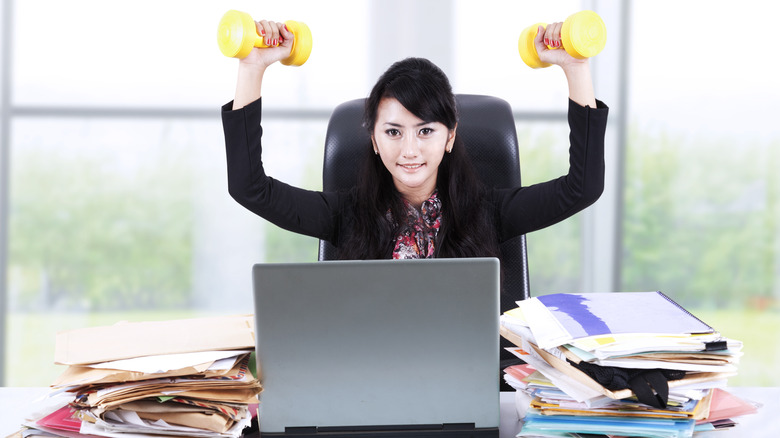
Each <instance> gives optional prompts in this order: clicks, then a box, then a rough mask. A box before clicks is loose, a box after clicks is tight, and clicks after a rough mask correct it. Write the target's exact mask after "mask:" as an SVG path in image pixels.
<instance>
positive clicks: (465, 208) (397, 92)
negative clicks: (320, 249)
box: [338, 58, 500, 259]
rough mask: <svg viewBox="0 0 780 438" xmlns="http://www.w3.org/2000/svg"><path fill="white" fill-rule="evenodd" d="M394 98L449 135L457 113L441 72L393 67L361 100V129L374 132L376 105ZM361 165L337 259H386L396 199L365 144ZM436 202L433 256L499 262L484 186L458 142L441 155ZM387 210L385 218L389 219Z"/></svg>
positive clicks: (397, 214) (415, 62) (409, 62)
mask: <svg viewBox="0 0 780 438" xmlns="http://www.w3.org/2000/svg"><path fill="white" fill-rule="evenodd" d="M384 98H394V99H396V100H398V102H400V103H401V105H403V106H404V108H406V109H407V110H408V111H409V112H411V113H412V114H414V115H415V116H417V117H418V118H419V119H421V120H425V121H426V122H427V121H432V122H439V123H442V124H443V125H445V126H446V127H447V129H448V130H453V129H455V127H456V126H457V123H458V111H457V105H456V102H455V95H454V94H453V93H452V86H451V85H450V82H449V79H448V78H447V76H446V75H445V74H444V72H443V71H441V69H440V68H439V67H437V66H436V65H435V64H433V63H432V62H431V61H429V60H427V59H423V58H407V59H404V60H402V61H398V62H396V63H395V64H393V65H392V66H391V67H390V68H389V69H388V70H387V71H386V72H385V73H384V74H383V75H382V76H381V77H380V78H379V80H378V81H377V83H376V85H375V86H374V88H373V89H372V90H371V94H370V95H369V96H368V99H366V107H365V113H364V123H363V124H364V126H365V128H366V129H368V131H369V134H373V131H374V125H375V122H376V117H377V112H378V107H379V103H380V101H381V100H382V99H384ZM364 149H365V152H364V157H363V159H362V163H363V165H362V167H361V170H360V172H359V175H358V180H357V186H356V187H355V189H354V194H355V203H354V206H355V209H354V211H353V213H352V214H350V215H349V217H348V219H347V220H348V227H349V228H350V229H351V232H350V233H349V235H348V236H345V239H342V240H341V242H340V244H339V245H338V256H339V258H341V259H381V258H390V257H391V255H392V251H393V248H394V240H395V237H396V233H397V231H398V224H397V223H395V222H394V220H393V219H392V218H401V219H402V218H405V217H406V213H405V211H404V209H405V207H404V204H403V201H402V200H401V195H400V193H398V191H397V190H396V188H395V185H394V183H393V178H392V176H391V174H390V172H389V171H388V170H387V169H386V168H385V166H384V164H383V163H382V159H381V158H380V157H379V156H378V155H376V154H374V153H373V147H372V144H371V143H368V144H367V145H366V147H365V148H364ZM436 181H437V182H436V184H437V189H438V197H439V199H441V202H442V225H441V228H440V230H439V233H438V236H437V241H436V246H435V247H436V250H435V254H434V256H435V257H498V256H499V254H500V251H499V247H498V238H497V236H496V226H495V222H494V220H495V218H494V216H493V211H494V209H493V208H490V206H488V205H486V199H487V197H486V196H484V195H485V187H484V186H483V185H482V183H481V181H480V180H479V178H478V177H477V176H476V173H475V171H474V169H473V167H472V165H471V162H470V160H469V156H468V154H467V152H466V150H465V147H464V144H463V142H462V141H461V139H460V137H459V136H457V135H456V137H455V142H454V143H453V147H452V151H451V152H450V153H445V154H444V157H443V159H442V161H441V163H440V164H439V168H438V174H437V179H436ZM388 211H389V212H390V215H388Z"/></svg>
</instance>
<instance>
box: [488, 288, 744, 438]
mask: <svg viewBox="0 0 780 438" xmlns="http://www.w3.org/2000/svg"><path fill="white" fill-rule="evenodd" d="M517 304H518V307H517V308H516V309H512V310H510V311H508V312H506V313H505V314H504V315H502V317H501V334H502V336H504V337H505V338H507V339H508V340H510V341H511V342H512V343H514V344H515V345H516V346H517V347H516V348H513V349H510V351H512V352H513V353H514V354H515V355H517V356H518V357H520V358H521V359H523V360H524V361H525V362H526V363H527V364H528V366H525V367H511V368H509V369H507V370H506V374H505V376H504V377H505V380H506V381H507V382H508V383H509V384H510V385H512V386H513V387H515V388H516V389H517V390H518V391H520V392H523V393H524V394H526V395H527V396H528V397H529V398H530V402H526V403H527V406H522V408H523V409H524V410H525V409H527V410H525V412H524V415H525V421H524V425H523V429H522V432H521V434H520V435H519V436H561V434H564V433H594V432H598V433H604V434H614V435H630V436H647V437H655V436H659V437H660V436H666V437H687V436H691V435H692V433H693V431H694V429H695V428H697V422H698V423H699V426H698V428H699V429H703V428H707V427H710V428H711V427H713V426H712V423H711V422H709V421H708V419H710V418H711V408H712V405H713V397H716V396H717V394H722V393H719V392H716V389H717V388H724V387H725V386H726V383H727V379H728V378H729V377H731V376H733V375H735V374H736V372H737V364H738V360H739V357H740V355H741V354H742V353H741V349H742V344H741V342H739V341H736V340H732V339H726V338H724V337H722V336H721V335H720V333H718V332H717V331H716V330H714V329H713V328H712V327H710V326H709V325H707V324H706V323H704V322H703V321H701V320H699V319H698V318H696V317H695V316H693V315H692V314H691V313H689V312H688V311H686V310H685V309H683V308H682V307H681V306H679V305H678V304H677V303H675V302H674V301H672V300H671V299H670V298H669V297H667V296H666V295H664V294H663V293H661V292H627V293H594V294H553V295H545V296H540V297H535V298H531V299H528V300H525V301H519V302H518V303H517ZM632 388H634V389H635V390H636V392H635V391H632ZM640 400H641V401H640Z"/></svg>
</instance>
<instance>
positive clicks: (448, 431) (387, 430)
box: [241, 420, 499, 438]
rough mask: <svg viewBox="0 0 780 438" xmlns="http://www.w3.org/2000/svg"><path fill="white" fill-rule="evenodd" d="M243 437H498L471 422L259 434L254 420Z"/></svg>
mask: <svg viewBox="0 0 780 438" xmlns="http://www.w3.org/2000/svg"><path fill="white" fill-rule="evenodd" d="M241 436H242V437H244V438H270V437H274V438H275V437H290V438H391V437H415V438H417V437H419V438H442V437H452V438H498V436H499V434H498V428H497V427H491V428H479V429H475V428H474V424H444V425H441V424H438V425H393V426H360V427H356V426H352V427H291V428H287V430H286V431H285V432H263V433H260V431H259V430H258V427H257V422H256V420H253V421H252V427H251V428H247V429H244V433H243V434H242V435H241Z"/></svg>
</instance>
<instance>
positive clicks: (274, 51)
mask: <svg viewBox="0 0 780 438" xmlns="http://www.w3.org/2000/svg"><path fill="white" fill-rule="evenodd" d="M256 25H257V33H258V34H260V35H262V36H263V37H264V39H265V44H267V45H268V46H270V47H268V48H264V49H257V48H255V49H253V50H252V52H250V53H249V55H248V56H247V57H245V58H243V59H241V60H239V62H238V80H237V81H236V96H235V99H234V100H233V109H234V110H237V109H239V108H243V107H244V106H246V105H247V104H249V103H251V102H254V101H256V100H257V99H259V98H260V97H261V96H262V84H263V75H264V74H265V69H266V68H268V66H270V65H271V64H273V63H274V62H277V61H281V60H282V59H285V58H287V57H288V56H290V50H291V49H292V43H293V34H292V32H290V31H289V30H288V29H287V26H285V25H284V23H277V22H274V21H266V20H262V21H258V22H256Z"/></svg>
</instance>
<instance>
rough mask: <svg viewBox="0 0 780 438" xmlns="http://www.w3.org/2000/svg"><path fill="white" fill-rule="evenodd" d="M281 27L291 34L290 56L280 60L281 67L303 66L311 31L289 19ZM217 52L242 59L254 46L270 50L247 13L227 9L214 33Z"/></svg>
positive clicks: (308, 47)
mask: <svg viewBox="0 0 780 438" xmlns="http://www.w3.org/2000/svg"><path fill="white" fill-rule="evenodd" d="M284 24H285V25H286V26H287V29H289V30H290V32H292V33H293V36H294V38H293V46H292V48H291V49H290V56H289V57H287V58H285V59H283V60H282V64H284V65H302V64H303V63H304V62H306V60H307V59H309V55H310V54H311V45H312V40H311V31H310V30H309V26H307V25H306V24H304V23H301V22H300V21H293V20H288V21H285V22H284ZM217 43H218V44H219V50H221V51H222V53H223V54H224V55H225V56H229V57H231V58H244V57H246V56H247V55H249V52H251V51H252V49H253V48H254V47H261V48H265V47H269V46H268V45H266V44H265V42H264V41H263V37H262V36H260V35H258V33H257V25H256V24H255V21H254V20H253V19H252V17H251V16H250V15H249V14H247V13H246V12H240V11H236V10H230V11H227V12H226V13H225V15H223V16H222V19H221V20H220V21H219V29H218V30H217Z"/></svg>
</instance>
